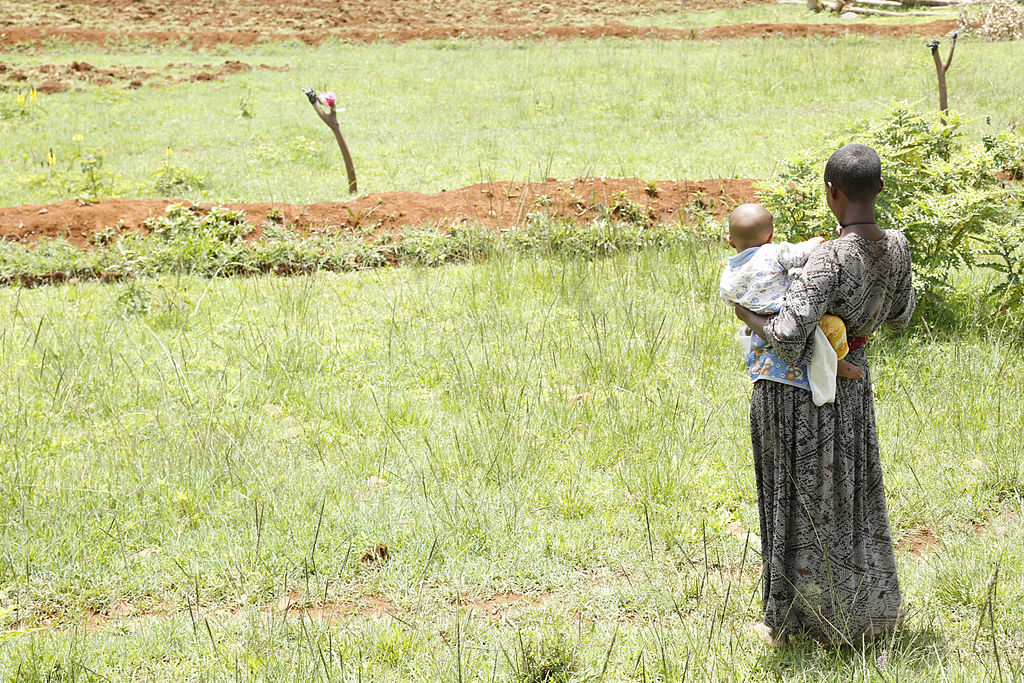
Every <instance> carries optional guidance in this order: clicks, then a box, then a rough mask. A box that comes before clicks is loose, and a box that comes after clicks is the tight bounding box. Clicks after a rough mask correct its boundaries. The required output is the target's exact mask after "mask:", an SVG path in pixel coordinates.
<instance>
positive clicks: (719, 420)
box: [0, 244, 1024, 681]
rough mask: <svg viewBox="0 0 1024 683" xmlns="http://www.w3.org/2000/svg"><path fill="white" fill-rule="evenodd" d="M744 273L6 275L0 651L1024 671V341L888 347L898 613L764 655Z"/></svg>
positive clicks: (734, 675) (626, 265) (334, 661)
mask: <svg viewBox="0 0 1024 683" xmlns="http://www.w3.org/2000/svg"><path fill="white" fill-rule="evenodd" d="M722 256H724V252H721V251H719V250H718V249H716V248H709V247H707V246H699V245H696V244H694V245H691V246H689V247H685V246H684V247H680V248H677V249H673V250H670V251H661V252H657V251H646V252H640V253H638V254H633V255H623V256H619V257H614V258H610V259H605V260H599V261H580V260H573V259H569V260H562V259H553V258H548V259H541V258H536V259H534V258H502V257H498V258H495V259H493V260H490V261H488V262H486V263H482V264H470V265H462V266H457V267H444V268H440V269H421V268H403V269H397V270H384V271H370V272H364V273H354V274H344V275H337V274H321V275H317V276H312V277H303V278H293V279H279V278H248V279H235V280H223V279H222V280H206V279H198V278H196V279H192V278H184V279H180V280H178V279H165V280H143V281H141V282H136V283H132V284H119V285H98V284H85V285H78V286H72V287H52V288H43V289H39V290H21V289H8V290H5V291H2V292H0V307H2V309H3V310H4V311H5V316H6V317H7V319H8V320H9V321H10V322H9V324H8V325H7V326H5V328H4V333H3V343H2V347H0V384H2V388H3V394H4V396H6V397H7V400H6V401H5V403H4V406H3V408H2V413H0V415H2V422H0V423H2V425H3V437H2V440H0V449H2V452H3V457H2V458H0V463H2V467H3V476H2V477H0V482H2V483H0V486H2V487H3V489H4V490H3V491H2V495H0V501H2V502H0V505H2V508H0V519H3V525H2V527H0V548H3V550H2V551H0V585H2V586H3V588H2V596H3V602H2V604H3V605H5V607H4V612H5V615H4V622H2V623H3V624H5V626H4V628H6V629H7V631H0V634H3V636H4V637H5V638H7V639H8V641H7V643H6V644H4V645H2V646H0V670H4V671H7V672H8V675H10V676H13V677H14V678H15V679H23V680H43V679H44V678H45V677H46V675H47V674H52V673H53V672H54V671H60V672H64V673H67V674H69V675H70V674H71V673H77V675H78V676H79V677H80V678H81V679H83V680H88V679H89V678H90V676H92V675H93V674H92V673H90V672H96V673H97V674H102V675H103V676H104V677H107V678H113V679H124V678H129V677H142V678H146V679H158V680H164V679H167V680H170V679H179V678H181V677H187V678H190V679H194V680H208V679H214V678H220V677H227V676H236V675H237V676H241V677H242V678H247V679H251V678H260V679H263V678H268V679H287V678H291V677H296V676H297V677H324V678H328V679H331V680H339V679H347V680H356V679H357V677H358V676H362V677H365V678H366V679H367V680H400V679H401V680H405V679H417V680H438V679H442V678H443V679H447V680H456V679H458V678H460V677H461V678H462V680H477V679H488V680H490V679H491V678H492V676H495V675H496V676H498V678H500V679H502V680H505V679H511V680H520V681H527V680H583V679H586V678H588V677H598V675H599V674H601V673H602V672H603V674H604V677H605V679H606V680H681V679H683V678H692V679H697V680H703V679H727V680H752V679H774V678H780V677H781V678H787V679H789V678H794V679H806V680H817V679H818V678H819V677H822V676H824V677H828V678H830V679H832V680H849V679H851V678H852V679H857V680H860V679H878V680H897V679H898V680H936V679H941V680H977V679H982V678H994V679H995V678H998V675H997V671H999V670H1001V672H1002V675H1003V677H1004V678H1003V679H1004V680H1014V679H1018V680H1019V679H1020V677H1021V676H1022V675H1024V671H1022V670H1021V655H1022V653H1024V641H1022V640H1021V633H1022V632H1024V615H1022V613H1021V611H1020V608H1019V605H1020V604H1021V600H1022V599H1024V581H1022V579H1021V576H1022V571H1021V570H1022V569H1024V551H1022V548H1024V543H1022V541H1024V524H1022V523H1021V519H1020V516H1019V511H1020V505H1021V496H1022V495H1024V465H1022V462H1024V457H1022V456H1024V453H1022V446H1021V442H1020V439H1019V434H1020V431H1021V426H1022V422H1024V402H1022V399H1021V397H1020V395H1019V392H1018V387H1019V386H1020V384H1021V381H1022V375H1024V361H1022V360H1021V353H1020V346H1019V337H1018V338H1017V341H1016V342H1015V341H1014V335H1015V333H1016V332H1017V331H1016V330H1014V329H1012V328H1005V326H1000V325H999V324H997V323H993V322H989V323H987V324H965V325H964V327H963V329H946V330H931V331H929V330H927V329H924V328H919V329H917V330H916V333H914V334H910V335H906V336H896V335H883V336H881V337H880V338H879V339H877V340H876V341H875V342H873V344H872V350H871V361H872V363H873V372H874V383H875V389H876V401H877V410H878V416H879V421H880V429H881V440H882V445H883V461H884V464H885V469H886V477H887V480H886V483H887V490H888V494H889V505H890V512H891V515H892V523H893V527H894V535H895V537H896V539H897V543H898V545H899V546H900V547H901V548H902V549H901V550H900V551H899V553H898V559H899V564H900V570H901V580H902V582H903V587H904V591H905V595H906V600H907V603H908V607H909V610H910V620H909V623H908V626H907V628H905V629H904V630H902V631H901V632H900V633H899V635H898V637H897V638H896V639H895V640H885V641H883V642H879V643H875V644H873V645H870V646H868V647H867V648H866V649H852V650H838V651H837V650H829V649H823V648H820V647H818V646H816V645H815V644H813V643H808V642H803V643H801V644H799V645H797V646H796V647H795V648H792V649H791V650H790V651H788V652H787V653H785V654H780V655H772V654H768V653H766V652H765V651H764V650H763V649H761V647H760V646H758V645H756V644H755V642H754V641H753V640H752V639H751V638H750V637H748V635H747V634H746V633H745V630H744V624H745V622H746V621H747V620H749V619H752V618H754V617H756V615H757V610H758V604H759V596H758V593H757V580H758V571H759V570H758V566H759V562H758V555H757V546H756V541H755V542H752V543H750V544H748V543H747V542H746V540H745V536H744V531H743V530H745V529H753V530H755V531H756V529H757V510H756V504H755V495H754V488H753V472H752V468H751V465H750V453H749V435H748V433H747V431H746V430H747V426H746V425H747V423H746V406H747V400H748V396H749V391H750V390H749V384H748V381H747V380H746V378H745V377H744V373H743V371H742V368H741V365H740V362H739V358H738V356H737V354H736V353H735V352H734V349H733V342H732V340H731V335H732V332H733V329H734V328H735V327H736V322H735V320H733V318H732V317H731V315H729V314H727V311H726V310H725V309H724V307H722V306H721V305H720V304H719V303H718V302H717V300H716V298H715V295H714V283H715V282H716V278H717V273H718V263H719V259H720V258H721V257H722ZM135 287H145V288H148V289H150V290H159V291H162V292H164V293H165V295H164V297H163V299H162V300H163V301H164V303H163V305H161V306H160V307H158V308H156V309H153V310H151V311H150V312H148V313H133V312H132V308H131V306H130V305H129V304H130V302H131V300H132V295H131V289H132V288H135ZM986 318H987V319H989V320H990V321H991V320H993V318H991V317H989V316H986ZM736 523H739V525H740V526H737V525H736ZM740 527H742V528H740ZM752 541H753V539H752ZM377 543H385V544H386V545H387V548H388V550H389V553H390V560H389V561H387V562H386V563H377V564H376V565H370V564H368V563H367V562H363V561H361V557H362V556H363V554H364V552H365V551H366V549H367V547H369V546H373V545H375V544H377ZM997 570H998V574H997ZM289 596H290V597H289ZM325 601H326V604H327V605H328V607H327V609H328V610H334V611H335V612H336V613H337V614H344V613H346V612H349V611H354V612H356V613H357V614H356V615H354V616H348V617H346V618H344V619H342V620H341V621H340V622H339V623H338V624H336V625H334V626H331V625H330V624H329V623H328V622H326V621H324V620H322V619H319V618H317V613H316V608H317V607H318V606H319V605H321V604H323V603H324V602H325ZM292 603H294V605H293V604H292ZM307 607H309V608H311V609H312V612H311V613H310V614H308V615H306V614H305V613H303V612H302V610H303V609H304V608H307ZM285 610H288V611H289V612H290V615H287V614H285ZM97 613H98V614H99V615H104V616H99V617H97V616H93V615H95V614H97ZM300 613H301V614H303V615H304V616H300ZM332 613H334V612H332ZM117 615H121V616H120V617H118V616H117ZM307 617H308V618H307ZM105 619H109V620H110V621H109V623H107V624H106V625H104V626H102V627H101V628H100V627H99V626H100V624H101V623H102V622H103V621H104V620H105ZM87 623H91V624H92V625H93V626H94V627H97V628H96V630H95V631H94V632H92V631H89V632H87V631H86V629H85V625H86V624H87ZM76 624H77V630H72V631H69V630H68V629H69V628H71V627H72V626H73V625H76ZM16 632H20V635H16ZM545 671H547V672H548V673H549V674H551V675H552V676H553V678H548V679H543V678H542V677H541V674H543V672H545ZM538 672H540V673H538ZM531 675H534V677H532V678H531V677H530V676H531Z"/></svg>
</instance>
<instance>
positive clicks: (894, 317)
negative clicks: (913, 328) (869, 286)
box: [885, 231, 917, 330]
mask: <svg viewBox="0 0 1024 683" xmlns="http://www.w3.org/2000/svg"><path fill="white" fill-rule="evenodd" d="M894 232H895V231H894ZM895 239H897V240H898V243H899V244H900V246H901V249H900V250H899V252H898V255H897V257H896V258H895V259H894V263H893V267H894V268H902V269H903V272H904V275H903V277H902V278H900V283H899V285H897V287H896V289H894V290H893V293H892V306H891V307H890V308H889V315H888V316H886V319H885V324H886V326H888V327H891V328H892V329H894V330H902V329H903V328H904V327H906V326H907V325H908V324H909V323H910V316H912V315H913V314H914V306H915V305H916V303H917V302H916V301H915V300H914V280H913V276H912V275H911V273H912V270H911V267H910V245H909V244H908V243H907V238H906V236H905V235H903V233H896V237H895Z"/></svg>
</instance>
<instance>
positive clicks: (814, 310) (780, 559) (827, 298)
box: [750, 230, 914, 643]
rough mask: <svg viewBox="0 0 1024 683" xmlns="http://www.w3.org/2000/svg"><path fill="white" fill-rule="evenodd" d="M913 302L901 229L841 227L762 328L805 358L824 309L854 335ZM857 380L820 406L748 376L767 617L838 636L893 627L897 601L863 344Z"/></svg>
mask: <svg viewBox="0 0 1024 683" xmlns="http://www.w3.org/2000/svg"><path fill="white" fill-rule="evenodd" d="M913 311H914V289H913V285H912V283H911V271H910V249H909V246H908V244H907V239H906V237H905V236H904V235H903V234H902V233H900V232H898V231H895V230H887V231H885V236H884V237H883V238H882V239H880V240H878V241H871V240H868V239H865V238H863V237H861V236H859V235H847V236H844V237H841V238H839V239H835V240H832V241H830V242H826V243H825V244H824V245H822V246H820V247H818V248H817V249H815V250H814V252H813V253H812V255H811V257H810V258H809V259H808V261H807V265H806V267H805V268H804V272H803V274H802V276H801V277H800V278H798V279H797V280H796V281H795V282H794V283H793V285H792V286H791V287H790V289H789V291H788V292H787V294H786V298H785V300H784V302H783V305H782V310H781V311H779V314H778V315H775V316H773V317H771V318H769V322H768V323H767V324H766V325H765V338H766V340H767V341H768V343H769V344H770V345H771V347H772V350H773V351H774V352H775V354H776V355H777V356H778V357H779V358H781V359H782V360H783V361H785V362H787V363H792V364H795V365H803V364H806V363H807V361H808V360H809V358H810V354H811V348H812V342H813V335H812V334H811V333H812V332H813V330H814V327H815V325H817V323H818V320H819V319H820V318H821V316H822V314H823V313H832V314H834V315H838V316H839V317H841V318H842V319H843V321H844V322H845V323H846V327H847V335H848V336H850V337H867V336H868V335H870V334H871V333H872V332H874V330H875V329H876V328H878V327H879V326H880V325H882V324H883V323H885V324H887V325H888V326H889V327H892V328H894V329H899V328H902V327H905V326H906V325H907V323H908V322H909V320H910V316H911V314H912V313H913ZM846 359H847V360H848V361H850V362H851V363H853V364H854V365H858V366H860V367H861V368H863V369H864V371H865V376H864V378H862V379H844V378H841V377H840V378H838V379H837V384H838V386H837V388H836V400H835V402H834V403H832V404H826V405H824V406H821V407H816V406H815V405H814V403H813V402H812V401H811V393H810V392H809V391H807V390H805V389H800V388H798V387H793V386H789V385H786V384H780V383H778V382H771V381H758V382H755V383H754V390H753V396H752V398H751V402H750V432H751V440H752V442H753V444H752V445H753V451H754V468H755V471H756V476H757V495H758V507H759V511H760V518H761V538H762V543H763V545H762V557H763V560H764V586H763V599H764V612H765V623H766V624H767V625H768V626H771V627H772V628H775V629H780V630H783V631H786V632H790V633H793V632H809V633H812V634H814V635H816V636H818V637H819V638H823V639H826V640H829V641H831V642H834V643H851V642H853V641H854V640H855V639H856V638H858V637H860V636H862V635H867V634H871V633H873V632H878V631H880V630H883V629H886V628H889V627H892V626H894V625H895V623H896V621H897V620H898V618H899V616H900V613H901V611H902V608H901V602H902V598H901V596H900V587H899V582H898V580H897V578H896V560H895V557H894V554H893V545H892V537H891V535H890V533H889V515H888V512H887V511H886V506H885V491H884V489H883V486H882V466H881V461H880V458H879V453H878V432H877V429H876V426H875V408H874V400H873V397H872V392H871V373H870V369H869V368H868V364H867V359H866V358H865V355H864V350H863V349H858V350H855V351H850V353H849V355H848V356H847V357H846Z"/></svg>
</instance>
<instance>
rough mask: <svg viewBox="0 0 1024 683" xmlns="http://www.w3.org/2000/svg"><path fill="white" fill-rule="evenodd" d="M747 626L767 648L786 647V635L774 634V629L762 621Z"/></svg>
mask: <svg viewBox="0 0 1024 683" xmlns="http://www.w3.org/2000/svg"><path fill="white" fill-rule="evenodd" d="M747 626H749V627H750V628H751V630H753V632H754V633H755V634H757V637H758V639H759V640H760V641H761V642H762V643H764V644H765V645H767V646H768V647H770V648H773V649H779V648H783V647H786V644H787V642H788V640H789V639H788V638H786V634H785V633H776V632H775V629H773V628H772V627H770V626H768V624H766V623H764V622H763V621H752V622H750V623H748V624H747Z"/></svg>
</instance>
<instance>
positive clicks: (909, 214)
mask: <svg viewBox="0 0 1024 683" xmlns="http://www.w3.org/2000/svg"><path fill="white" fill-rule="evenodd" d="M943 119H945V120H943ZM966 123H967V122H966V121H965V120H964V119H963V118H961V117H960V116H959V115H958V114H956V113H954V112H949V113H947V114H945V116H942V115H940V114H938V113H935V114H923V113H918V112H913V111H911V110H910V109H909V108H907V107H905V106H903V105H895V106H893V107H892V108H891V109H890V111H889V112H888V113H887V114H885V115H884V116H882V117H881V118H878V119H869V120H865V121H862V122H860V123H858V124H855V125H854V127H853V128H852V129H851V130H849V131H847V132H845V133H843V134H841V135H839V136H838V137H835V138H833V139H831V140H829V141H828V142H826V143H825V144H824V145H823V146H821V147H818V148H816V149H812V150H808V151H806V152H804V153H802V154H799V155H797V156H794V157H792V158H791V159H789V160H788V161H787V162H786V163H785V164H784V165H783V167H782V169H781V170H780V171H779V172H778V173H777V174H776V176H775V177H773V178H771V179H769V180H767V181H765V182H763V183H762V184H761V186H760V188H759V196H760V198H761V201H762V202H764V204H765V206H766V207H767V208H768V209H769V210H770V211H771V212H772V213H773V214H774V216H775V229H776V233H777V234H778V235H779V236H780V237H782V238H785V239H791V240H795V239H805V238H808V237H811V236H814V235H821V236H823V237H828V236H830V235H831V234H832V233H833V231H834V228H835V225H836V223H835V218H834V217H833V216H832V214H831V213H830V212H829V210H828V207H827V206H826V204H825V188H824V184H823V182H822V173H823V171H824V168H825V161H826V160H827V159H828V157H829V155H830V154H831V153H832V152H833V151H835V150H836V149H837V148H838V147H840V146H841V145H843V144H846V143H848V142H862V143H864V144H867V145H870V146H871V147H873V148H874V149H875V150H877V151H878V155H879V156H880V157H881V159H882V178H883V180H884V181H885V189H884V191H883V192H882V194H881V195H880V196H879V199H878V209H879V216H878V218H879V223H880V224H881V225H882V226H883V227H891V228H896V229H898V230H901V231H903V233H904V234H906V236H907V238H908V239H909V241H910V244H911V250H912V254H913V260H914V275H915V281H916V285H917V287H918V291H919V294H920V295H921V301H922V304H923V306H922V308H923V309H924V308H927V307H928V306H929V305H938V306H939V307H941V305H942V303H943V302H944V301H946V300H948V299H949V298H950V296H951V295H953V294H954V292H955V290H956V289H957V287H959V286H961V285H959V284H957V283H959V282H961V281H963V278H959V277H957V273H958V272H959V271H963V270H966V269H970V268H974V267H980V268H982V269H985V270H986V271H987V272H988V274H990V275H991V276H992V279H994V280H995V283H994V285H993V286H992V287H991V288H990V289H989V294H990V295H992V296H997V297H1000V303H1001V304H1004V305H1005V304H1016V305H1019V303H1020V291H1019V290H1020V283H1019V280H1020V268H1021V265H1020V264H1021V256H1022V254H1021V251H1020V243H1021V241H1022V240H1024V233H1022V231H1021V222H1020V219H1019V216H1020V214H1021V211H1020V204H1021V192H1020V187H1019V185H1017V183H1015V182H1014V181H1013V180H1012V179H1013V177H1014V173H1016V172H1017V171H1016V170H1015V169H1020V168H1021V167H1022V166H1024V136H1022V135H1021V133H1020V131H1003V132H1000V133H998V134H996V135H990V136H987V137H985V138H984V140H983V141H982V143H981V144H978V143H971V142H969V141H968V140H967V136H966V130H965V126H966ZM1014 292H1016V300H1014V299H1013V296H1012V294H1013V293H1014ZM1008 295H1009V296H1008Z"/></svg>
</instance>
